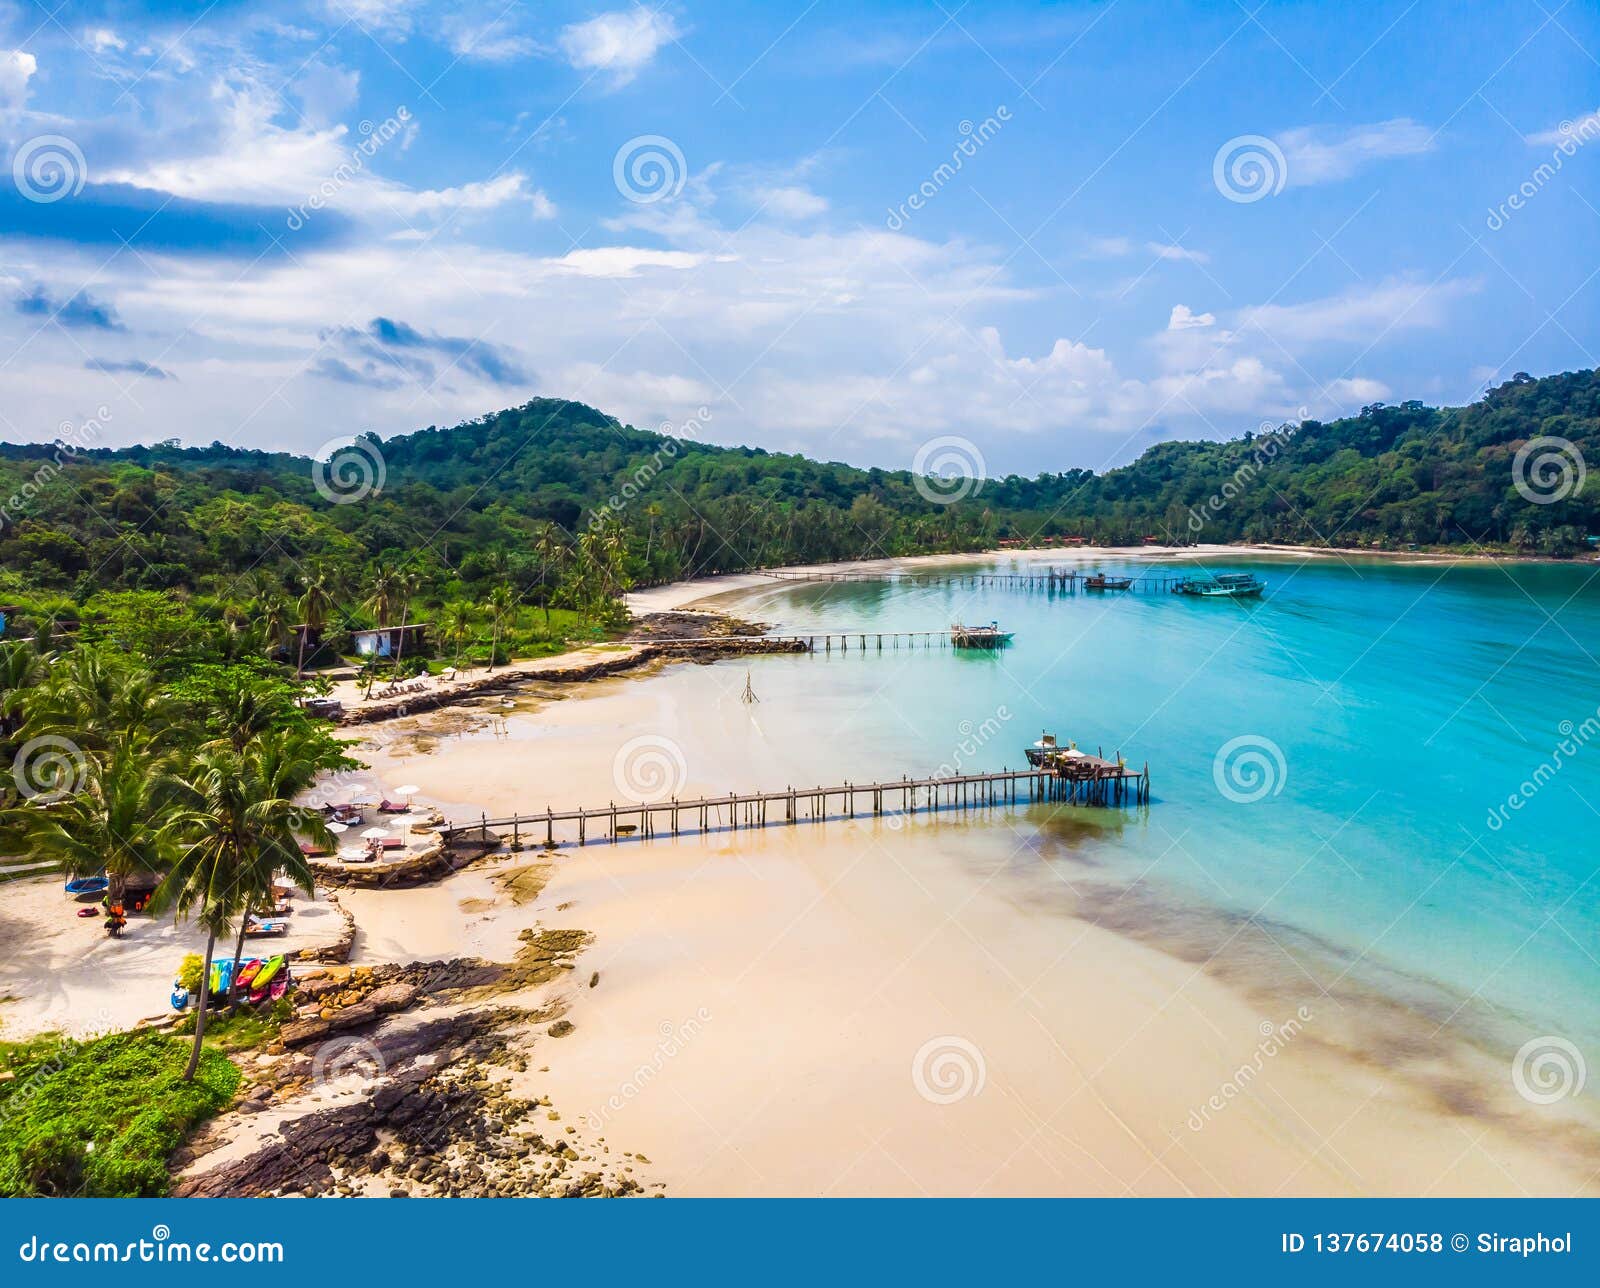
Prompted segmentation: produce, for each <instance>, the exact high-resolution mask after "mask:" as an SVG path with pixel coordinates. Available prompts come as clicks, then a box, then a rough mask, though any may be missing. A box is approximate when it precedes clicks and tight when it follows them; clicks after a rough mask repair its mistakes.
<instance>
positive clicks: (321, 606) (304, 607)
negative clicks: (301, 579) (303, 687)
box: [294, 568, 333, 680]
mask: <svg viewBox="0 0 1600 1288" xmlns="http://www.w3.org/2000/svg"><path fill="white" fill-rule="evenodd" d="M305 586H306V588H305V591H304V593H303V594H302V595H301V596H300V622H301V627H300V631H299V635H300V651H299V655H298V656H297V657H296V658H295V663H294V678H295V679H297V680H298V679H299V678H300V677H301V676H302V675H303V674H305V669H306V637H307V636H308V635H310V634H311V633H312V632H313V631H314V632H316V634H317V635H318V636H319V637H320V636H321V634H322V632H323V631H324V630H325V629H326V628H327V625H328V617H329V614H330V613H331V612H332V611H333V587H332V585H331V582H330V579H329V577H328V574H327V573H326V572H325V571H324V570H323V569H321V568H314V569H312V571H311V572H310V573H309V574H308V575H307V576H306V581H305Z"/></svg>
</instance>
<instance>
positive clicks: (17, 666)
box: [0, 640, 45, 737]
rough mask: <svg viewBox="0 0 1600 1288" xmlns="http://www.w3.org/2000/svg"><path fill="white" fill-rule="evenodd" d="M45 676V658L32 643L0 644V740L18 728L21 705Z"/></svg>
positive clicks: (25, 641)
mask: <svg viewBox="0 0 1600 1288" xmlns="http://www.w3.org/2000/svg"><path fill="white" fill-rule="evenodd" d="M44 673H45V659H44V655H43V654H41V653H40V652H39V650H38V649H36V648H35V647H34V646H33V644H32V642H31V641H28V640H6V641H4V642H0V737H6V736H9V735H10V734H12V733H15V732H16V730H17V729H18V728H20V727H21V725H22V719H23V714H24V712H23V704H24V703H25V702H26V701H27V697H28V694H29V693H30V692H31V691H32V690H33V689H34V687H35V686H36V685H37V684H38V683H39V681H40V680H42V679H43V678H44Z"/></svg>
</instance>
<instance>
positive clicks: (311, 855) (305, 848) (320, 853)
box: [300, 841, 328, 859]
mask: <svg viewBox="0 0 1600 1288" xmlns="http://www.w3.org/2000/svg"><path fill="white" fill-rule="evenodd" d="M300 853H301V854H303V855H305V856H306V858H308V859H325V858H327V857H328V850H327V847H326V846H321V845H318V844H317V843H316V842H315V841H301V842H300Z"/></svg>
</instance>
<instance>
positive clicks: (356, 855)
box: [339, 845, 367, 859]
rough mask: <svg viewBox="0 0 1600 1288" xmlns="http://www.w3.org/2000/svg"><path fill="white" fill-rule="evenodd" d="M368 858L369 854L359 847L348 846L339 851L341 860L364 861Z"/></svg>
mask: <svg viewBox="0 0 1600 1288" xmlns="http://www.w3.org/2000/svg"><path fill="white" fill-rule="evenodd" d="M366 856H367V852H366V851H365V850H363V849H362V848H361V847H360V846H359V845H347V846H345V847H344V848H343V849H341V850H340V851H339V857H340V858H341V859H364V858H366Z"/></svg>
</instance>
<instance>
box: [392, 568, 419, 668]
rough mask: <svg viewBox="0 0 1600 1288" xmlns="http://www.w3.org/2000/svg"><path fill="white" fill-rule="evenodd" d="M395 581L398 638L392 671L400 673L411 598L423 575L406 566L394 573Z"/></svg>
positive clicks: (409, 616) (417, 588)
mask: <svg viewBox="0 0 1600 1288" xmlns="http://www.w3.org/2000/svg"><path fill="white" fill-rule="evenodd" d="M395 582H396V584H397V587H398V590H399V594H400V640H399V643H398V644H396V646H395V650H394V673H395V674H396V675H399V674H400V659H401V657H402V656H403V655H404V654H405V651H406V626H407V625H408V624H409V622H410V618H411V600H412V598H413V597H414V596H415V595H416V593H417V592H418V591H419V590H421V589H422V583H423V576H422V573H421V571H420V570H418V569H415V568H408V569H406V570H404V571H402V572H397V573H396V574H395Z"/></svg>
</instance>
